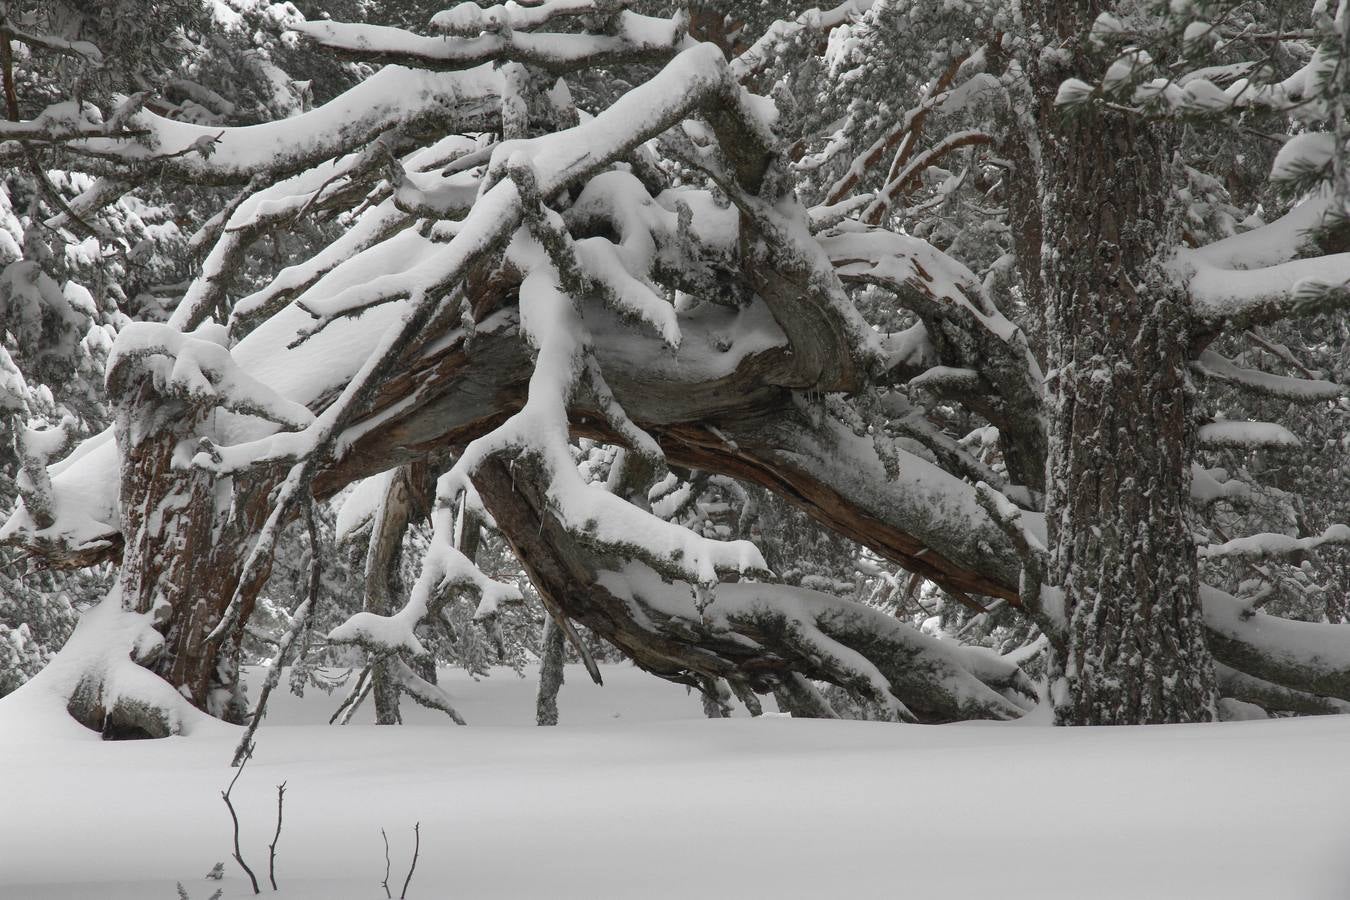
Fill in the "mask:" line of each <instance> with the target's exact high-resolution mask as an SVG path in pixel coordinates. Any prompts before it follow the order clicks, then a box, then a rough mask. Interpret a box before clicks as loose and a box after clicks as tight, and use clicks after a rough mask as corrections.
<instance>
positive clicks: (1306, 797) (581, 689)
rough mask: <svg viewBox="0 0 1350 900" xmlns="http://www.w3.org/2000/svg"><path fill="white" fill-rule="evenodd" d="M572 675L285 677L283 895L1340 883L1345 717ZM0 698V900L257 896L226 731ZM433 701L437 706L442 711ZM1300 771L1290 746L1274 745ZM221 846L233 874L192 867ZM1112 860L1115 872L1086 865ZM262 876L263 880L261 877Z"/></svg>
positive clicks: (1042, 897) (255, 853)
mask: <svg viewBox="0 0 1350 900" xmlns="http://www.w3.org/2000/svg"><path fill="white" fill-rule="evenodd" d="M605 669H606V671H605V687H603V688H600V687H596V686H594V685H591V684H590V683H589V682H588V679H586V678H585V677H584V672H582V671H581V670H580V668H579V667H569V668H568V671H567V683H566V684H565V685H564V687H563V690H562V693H561V695H560V697H559V705H560V707H561V721H562V724H561V725H559V726H558V727H555V728H533V727H530V722H531V721H532V716H533V706H534V704H533V690H534V684H535V683H534V679H533V678H530V679H527V680H520V679H517V678H516V677H515V676H514V675H513V674H511V673H510V672H507V671H501V670H498V671H496V672H494V674H493V676H492V677H491V678H489V679H487V680H485V681H482V682H478V683H473V682H471V681H469V679H468V678H467V677H466V676H464V675H462V674H460V673H447V674H446V676H445V682H444V683H446V685H447V686H448V687H449V689H450V691H451V693H452V694H454V695H455V696H456V698H457V700H458V701H459V706H460V708H461V709H462V710H463V712H464V714H465V717H466V718H467V719H468V720H469V722H470V723H474V724H471V726H470V727H468V728H456V727H454V726H452V725H449V724H448V723H446V722H445V720H444V717H443V716H441V715H440V714H439V713H435V712H432V711H422V710H416V709H410V710H409V713H410V715H409V719H410V720H411V721H412V722H415V723H416V724H409V725H405V726H402V727H389V728H381V727H376V726H373V725H365V726H362V725H352V726H347V727H335V726H331V727H330V726H327V725H325V724H321V722H322V721H323V720H326V718H327V715H328V713H329V712H330V711H331V708H332V707H333V705H334V704H335V698H328V697H324V696H323V695H322V694H317V693H315V692H311V694H310V696H308V697H306V698H305V699H304V700H297V699H296V698H293V697H290V696H285V697H283V696H277V697H276V702H275V704H274V706H273V711H272V714H271V716H270V717H269V719H268V721H267V722H266V723H265V724H264V725H263V727H262V729H261V730H260V732H259V742H258V752H257V755H256V757H255V758H254V760H253V761H252V762H250V763H249V765H248V768H247V769H246V770H245V771H244V774H243V776H242V777H241V778H240V780H239V783H238V785H237V786H236V788H235V790H234V792H233V794H232V797H233V799H234V803H235V806H236V808H237V809H238V810H239V813H240V818H241V822H242V829H243V831H242V846H243V850H244V854H245V858H246V859H248V860H249V861H250V863H251V865H253V867H254V868H255V870H260V875H261V876H262V880H263V884H264V885H266V876H265V874H264V873H265V870H266V845H267V843H268V842H269V841H270V840H271V837H272V829H273V826H274V822H275V819H274V815H275V800H276V794H275V785H277V784H279V783H280V782H281V781H283V780H285V781H286V782H287V791H286V807H285V823H284V827H283V830H282V834H281V839H280V841H279V843H278V846H277V881H278V884H279V886H280V890H279V891H278V892H277V893H275V894H272V893H270V892H269V893H268V895H269V896H274V897H276V898H277V900H347V898H352V900H355V898H361V900H368V898H371V897H377V896H382V891H381V889H380V886H379V883H380V880H381V878H382V877H383V875H384V858H383V856H384V849H383V844H382V843H381V839H380V833H379V831H380V829H381V828H384V829H386V830H387V832H388V835H389V843H390V853H391V857H392V866H391V870H392V871H391V876H390V880H391V883H392V884H393V886H394V889H395V894H397V890H398V888H399V887H401V884H402V880H403V877H404V875H405V874H406V871H407V865H408V860H409V857H410V855H411V849H412V837H413V836H412V826H413V823H414V822H420V823H421V838H422V844H421V856H420V858H419V860H418V865H417V870H416V873H415V875H414V876H413V879H412V883H411V885H410V887H409V890H408V896H409V897H410V898H429V897H466V898H474V900H491V898H521V897H530V896H548V897H557V898H582V897H585V898H629V897H643V898H665V897H670V898H675V897H680V898H683V897H690V896H695V897H697V896H705V897H727V896H743V897H775V898H807V897H812V898H818V897H848V898H871V897H878V898H881V897H885V898H894V897H897V896H920V897H922V896H948V897H979V896H997V897H999V898H1001V900H1019V898H1037V900H1053V898H1075V900H1078V898H1082V897H1089V896H1090V897H1092V898H1094V900H1110V898H1122V900H1124V898H1128V900H1138V898H1141V897H1158V898H1183V897H1184V898H1201V897H1223V898H1225V900H1243V898H1253V900H1255V898H1261V900H1267V898H1270V897H1290V898H1295V897H1296V898H1299V900H1323V898H1326V900H1331V898H1337V900H1340V898H1343V897H1344V896H1345V885H1346V884H1350V856H1347V854H1346V852H1345V846H1346V837H1345V836H1346V835H1347V834H1350V809H1347V807H1346V805H1345V803H1344V798H1345V797H1346V796H1347V791H1350V771H1348V770H1347V769H1346V767H1345V766H1344V764H1343V763H1344V748H1345V746H1346V743H1347V741H1348V740H1350V718H1346V717H1328V718H1321V719H1298V720H1272V721H1263V722H1231V723H1224V724H1217V725H1202V726H1152V727H1142V728H1083V729H1072V730H1071V729H1053V728H1044V727H1025V726H1019V725H1006V724H982V725H963V726H942V727H923V726H904V725H888V724H881V723H867V722H851V721H824V720H794V719H785V718H779V717H771V716H766V717H764V718H760V719H748V718H737V719H731V720H707V719H702V718H701V712H700V706H699V700H698V698H697V697H696V696H689V695H687V694H686V693H685V691H684V689H683V688H680V687H678V686H675V685H670V684H667V683H664V682H660V681H658V680H656V679H654V678H651V677H650V676H647V675H645V674H643V673H641V672H638V671H637V670H635V669H633V668H631V667H628V666H607V667H605ZM31 712H32V709H31V707H28V706H27V705H25V704H23V703H21V702H15V699H13V698H11V699H7V700H5V701H0V771H2V772H4V773H5V775H6V785H5V794H4V796H5V800H6V804H7V805H6V810H5V812H6V814H5V815H3V816H0V847H4V848H5V853H4V856H3V857H0V896H5V897H14V898H16V900H18V898H22V900H84V898H88V900H95V898H96V900H146V898H159V897H164V898H170V897H173V896H174V882H175V881H182V882H183V884H184V886H185V888H186V889H187V890H188V891H189V893H190V895H191V896H192V897H193V898H205V897H207V896H209V895H210V893H211V891H212V890H214V889H215V887H217V886H221V887H223V888H224V890H225V895H224V896H225V898H227V900H237V898H244V897H250V896H252V892H251V890H250V889H249V887H248V885H247V881H246V880H245V879H244V877H243V874H242V872H241V871H240V870H239V868H238V866H237V865H236V864H235V863H234V861H233V860H232V859H230V848H229V841H230V826H229V818H228V814H227V812H226V811H225V809H224V807H223V804H222V803H221V801H220V795H219V791H221V790H222V789H224V787H225V785H226V783H227V782H228V781H229V778H230V777H231V776H232V775H233V771H232V770H231V769H229V768H228V761H229V758H230V755H231V752H232V750H233V746H234V740H235V738H236V735H235V729H228V731H229V733H228V734H223V733H222V734H201V735H194V736H192V737H190V738H174V739H169V740H164V741H139V742H128V743H121V744H104V743H101V742H99V741H97V740H96V739H94V738H93V737H92V736H90V735H88V734H86V733H81V731H80V729H79V728H78V726H73V725H69V724H67V723H64V722H61V721H58V720H57V719H55V718H53V719H50V720H45V721H36V720H34V719H33V718H32V717H31V716H30V713H31ZM434 716H440V719H439V720H437V719H436V718H433V717H434ZM1293 761H1296V763H1297V764H1293V765H1291V762H1293ZM217 861H224V862H225V863H226V865H225V873H226V877H225V880H224V881H223V882H221V883H219V885H217V884H216V883H214V882H209V881H206V880H204V879H203V877H202V876H203V875H205V873H206V872H207V871H208V870H209V869H210V868H211V867H212V866H213V865H214V864H215V863H216V862H217ZM1107 873H1109V876H1108V875H1107ZM264 889H265V890H266V888H264Z"/></svg>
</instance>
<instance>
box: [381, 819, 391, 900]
mask: <svg viewBox="0 0 1350 900" xmlns="http://www.w3.org/2000/svg"><path fill="white" fill-rule="evenodd" d="M380 837H382V838H384V881H382V882H380V886H381V887H383V888H384V896H385V897H387V898H389V900H393V897H394V895H393V894H391V893H389V835H388V834H386V833H385V830H384V829H383V828H381V829H380Z"/></svg>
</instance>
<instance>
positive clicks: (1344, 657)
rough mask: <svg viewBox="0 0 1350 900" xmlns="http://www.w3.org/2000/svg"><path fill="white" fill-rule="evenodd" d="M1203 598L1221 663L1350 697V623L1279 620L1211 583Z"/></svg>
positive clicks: (1204, 587) (1280, 681) (1288, 683)
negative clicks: (1331, 623)
mask: <svg viewBox="0 0 1350 900" xmlns="http://www.w3.org/2000/svg"><path fill="white" fill-rule="evenodd" d="M1200 599H1201V602H1202V603H1203V605H1204V614H1205V626H1206V628H1207V641H1208V643H1209V646H1210V649H1211V650H1212V651H1213V653H1214V656H1215V659H1217V660H1218V661H1219V662H1221V663H1223V664H1224V665H1227V666H1230V667H1232V668H1233V669H1236V670H1238V671H1240V672H1243V673H1245V674H1247V675H1250V676H1252V677H1255V678H1260V679H1262V680H1265V681H1269V682H1274V683H1275V684H1278V685H1280V686H1282V687H1285V688H1289V689H1292V690H1296V691H1305V692H1307V693H1311V694H1318V695H1321V696H1323V697H1335V698H1337V699H1340V700H1350V625H1329V624H1325V623H1320V622H1296V621H1293V620H1291V619H1282V618H1278V617H1276V616H1272V615H1268V614H1266V613H1264V612H1261V611H1259V610H1256V611H1254V610H1252V609H1250V608H1249V607H1248V605H1247V604H1246V603H1244V602H1243V601H1241V600H1239V599H1238V598H1236V597H1234V596H1232V595H1231V594H1228V593H1225V592H1224V591H1221V590H1219V589H1218V588H1215V587H1212V586H1210V585H1204V584H1202V585H1201V586H1200Z"/></svg>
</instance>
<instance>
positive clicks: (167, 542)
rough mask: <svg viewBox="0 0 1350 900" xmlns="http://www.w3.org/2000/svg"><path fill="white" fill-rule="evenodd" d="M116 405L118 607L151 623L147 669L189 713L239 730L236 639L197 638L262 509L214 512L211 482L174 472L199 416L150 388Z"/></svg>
mask: <svg viewBox="0 0 1350 900" xmlns="http://www.w3.org/2000/svg"><path fill="white" fill-rule="evenodd" d="M118 374H120V373H114V377H116V376H117V375H118ZM114 396H117V397H119V406H118V415H117V421H116V437H117V442H118V445H119V447H120V448H121V451H122V472H121V485H122V493H121V510H122V522H121V525H122V535H123V537H124V541H125V548H124V554H123V564H122V568H121V570H120V572H119V580H120V587H121V591H122V603H123V605H124V607H125V608H126V609H128V610H131V611H134V612H140V613H148V614H150V615H151V617H152V621H153V622H154V624H155V627H156V628H157V629H158V630H159V631H160V632H161V633H162V634H163V635H164V645H163V647H162V648H161V649H160V651H159V653H158V654H157V655H156V657H155V658H154V660H153V661H151V662H150V663H149V667H150V668H151V670H152V671H154V672H155V673H156V674H158V675H160V676H161V677H163V678H164V679H165V680H166V681H168V682H169V684H171V685H173V687H174V688H176V689H177V690H178V691H179V693H181V694H182V695H183V696H184V697H186V698H187V699H188V700H189V701H190V702H191V703H192V704H193V705H194V706H197V707H198V708H200V709H203V710H206V711H207V712H210V713H212V714H213V715H216V716H219V717H221V718H224V719H226V720H227V721H231V722H239V721H241V720H242V717H243V715H244V712H245V710H244V708H243V701H242V698H241V697H240V696H239V694H238V679H237V672H238V656H239V641H240V639H241V638H242V632H235V633H234V634H232V635H229V636H227V637H226V638H225V639H224V640H222V641H220V642H216V643H209V642H207V641H206V640H205V639H204V638H205V635H206V634H207V633H208V632H210V630H211V629H212V628H213V627H214V626H215V624H216V623H217V622H219V621H220V617H221V615H222V614H223V612H224V609H225V607H226V606H227V605H228V604H229V601H230V597H231V595H232V594H233V591H234V586H235V585H236V584H238V583H239V579H240V575H241V569H242V557H241V555H240V552H239V548H240V546H242V545H243V544H244V543H245V542H246V540H247V536H248V535H251V534H253V533H256V531H257V529H258V528H259V527H260V526H261V525H262V521H263V519H264V518H265V517H266V508H265V506H263V505H261V504H254V505H251V506H250V505H241V506H238V507H235V508H233V509H231V510H229V511H228V512H224V513H222V512H220V511H218V510H217V504H216V497H217V491H216V484H215V481H214V479H213V478H212V477H211V476H210V475H209V474H207V473H205V472H204V471H202V470H200V469H189V468H175V467H174V466H173V459H174V455H175V453H176V452H178V448H179V445H180V443H181V442H183V441H185V440H188V439H190V438H191V437H192V435H193V434H194V432H195V426H196V425H197V423H198V422H200V420H201V418H202V415H203V411H202V410H200V409H195V408H193V407H191V406H189V405H187V404H184V403H181V402H179V401H177V400H174V399H172V398H165V397H162V396H160V395H158V394H157V393H156V392H155V391H154V390H153V388H152V386H151V384H150V383H149V380H148V379H147V380H145V381H137V382H134V383H132V384H128V385H125V386H123V388H122V389H121V390H119V391H115V392H114ZM269 571H270V569H269ZM260 587H261V583H260V582H259V583H257V584H254V585H250V586H248V588H247V589H246V590H245V591H244V602H245V607H246V609H245V615H247V613H248V612H251V610H252V606H253V602H254V600H255V598H256V596H257V590H258V589H259V588H260ZM77 718H81V717H80V716H77ZM83 720H84V719H82V721H83ZM85 724H86V725H89V726H91V727H94V728H97V729H99V730H101V731H104V732H105V734H106V733H109V732H110V731H116V730H118V729H120V728H122V727H123V726H122V725H120V724H118V723H115V722H112V721H104V722H98V721H85ZM126 727H127V728H132V729H134V728H135V726H134V724H133V725H127V726H126Z"/></svg>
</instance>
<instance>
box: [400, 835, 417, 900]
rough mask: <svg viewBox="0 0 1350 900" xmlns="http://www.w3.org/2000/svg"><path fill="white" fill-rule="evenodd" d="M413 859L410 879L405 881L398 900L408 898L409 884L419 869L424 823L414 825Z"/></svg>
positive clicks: (409, 870)
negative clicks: (418, 860) (419, 853)
mask: <svg viewBox="0 0 1350 900" xmlns="http://www.w3.org/2000/svg"><path fill="white" fill-rule="evenodd" d="M413 838H414V840H413V858H412V865H410V866H408V877H407V878H405V879H403V890H402V892H400V893H399V895H398V900H404V898H406V897H407V896H408V883H409V882H411V881H412V877H413V871H414V870H415V869H416V868H417V854H418V852H419V851H421V849H422V823H421V822H418V823H417V824H415V825H413Z"/></svg>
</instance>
